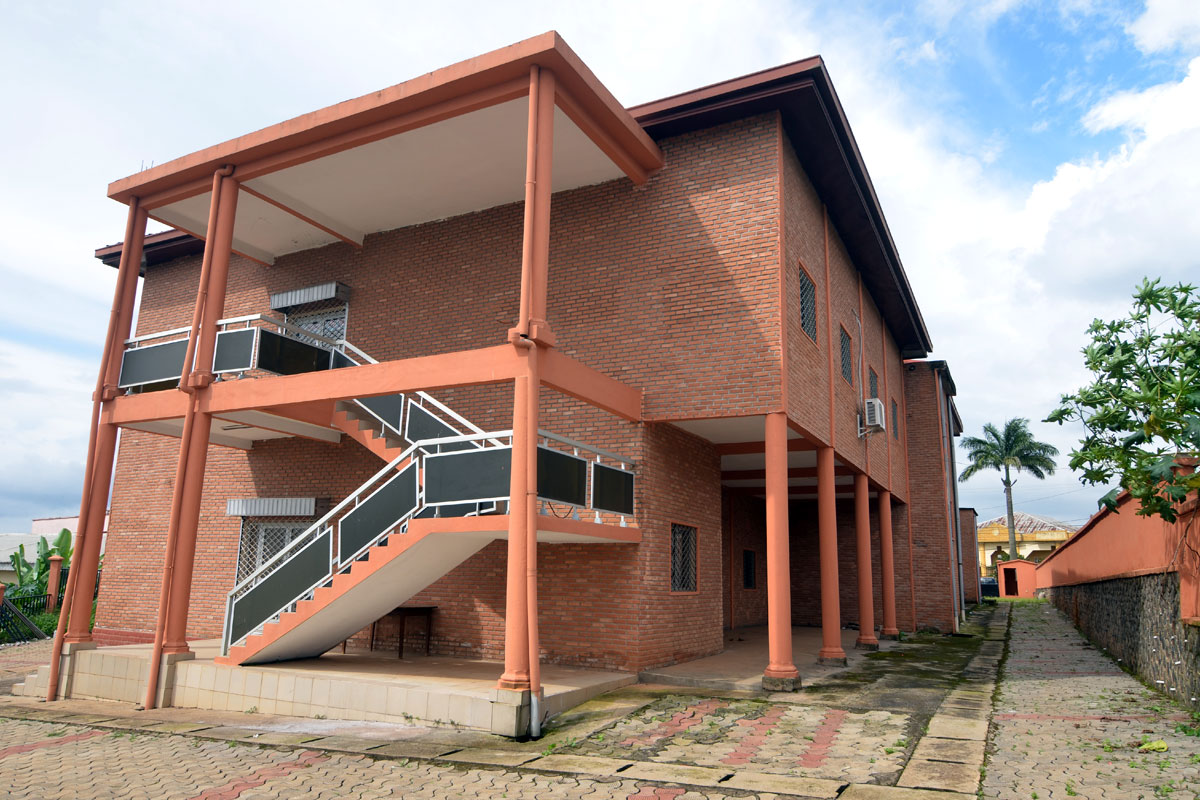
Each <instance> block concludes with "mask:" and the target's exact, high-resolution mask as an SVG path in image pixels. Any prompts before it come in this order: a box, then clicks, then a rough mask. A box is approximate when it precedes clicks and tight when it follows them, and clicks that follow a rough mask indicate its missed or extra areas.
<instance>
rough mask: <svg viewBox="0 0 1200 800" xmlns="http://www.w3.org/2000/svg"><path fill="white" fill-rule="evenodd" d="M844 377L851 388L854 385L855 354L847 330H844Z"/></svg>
mask: <svg viewBox="0 0 1200 800" xmlns="http://www.w3.org/2000/svg"><path fill="white" fill-rule="evenodd" d="M841 330H842V377H843V378H845V379H846V380H847V381H848V382H849V383H850V385H851V386H853V385H854V352H853V347H852V346H851V344H850V334H848V333H846V329H845V328H842V329H841Z"/></svg>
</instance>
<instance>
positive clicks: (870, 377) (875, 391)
mask: <svg viewBox="0 0 1200 800" xmlns="http://www.w3.org/2000/svg"><path fill="white" fill-rule="evenodd" d="M867 385H868V386H869V387H870V389H871V397H875V398H878V397H879V376H878V375H876V374H875V370H873V369H871V368H870V367H868V368H867Z"/></svg>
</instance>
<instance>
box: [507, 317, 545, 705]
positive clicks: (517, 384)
mask: <svg viewBox="0 0 1200 800" xmlns="http://www.w3.org/2000/svg"><path fill="white" fill-rule="evenodd" d="M516 347H517V348H518V352H519V353H520V355H521V357H522V360H523V361H524V362H525V363H524V369H523V370H522V372H523V374H522V375H519V376H518V377H517V378H516V380H515V381H513V437H512V445H513V449H512V470H511V471H510V473H509V499H508V564H507V570H508V575H507V583H506V589H505V603H504V672H503V673H502V674H501V675H500V681H499V684H498V685H499V687H500V688H501V689H517V690H522V689H528V688H530V675H529V672H530V662H531V657H530V656H531V653H530V651H531V647H530V641H531V631H530V624H529V623H530V613H529V612H530V608H529V601H530V592H529V586H528V580H529V577H530V574H531V570H533V574H535V575H536V567H535V566H531V565H533V564H536V562H535V561H534V559H536V558H537V555H536V552H534V553H531V552H530V549H531V538H532V540H533V542H532V546H533V547H536V526H537V425H538V422H537V419H538V409H537V402H538V396H537V395H538V385H537V346H536V345H535V344H534V343H533V342H531V341H529V340H527V339H525V340H521V341H520V342H518V343H517V345H516ZM531 475H532V480H531ZM531 526H533V528H534V533H535V535H534V537H530V536H529V529H530V527H531Z"/></svg>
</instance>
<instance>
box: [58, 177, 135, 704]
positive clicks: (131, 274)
mask: <svg viewBox="0 0 1200 800" xmlns="http://www.w3.org/2000/svg"><path fill="white" fill-rule="evenodd" d="M144 220H145V211H143V210H142V208H141V201H140V200H139V199H138V198H136V197H134V198H131V199H130V201H129V216H128V218H127V220H126V222H125V240H124V245H123V247H122V248H121V263H120V265H119V267H118V270H117V285H116V287H115V289H114V290H113V302H112V308H111V310H110V311H109V317H108V334H107V335H106V336H105V338H104V350H103V351H102V352H101V353H100V371H99V373H98V374H97V375H96V390H95V392H93V394H92V418H91V427H89V428H88V450H87V461H85V462H84V473H83V495H82V497H81V498H80V501H79V523H78V526H77V528H76V530H77V535H76V541H75V552H82V546H83V544H84V538H85V537H86V533H87V528H86V525H87V518H88V516H89V514H90V513H91V497H92V484H93V483H94V482H95V472H96V464H95V461H96V439H97V437H98V435H99V427H100V406H101V404H102V403H103V402H104V380H105V378H106V377H107V375H108V367H109V364H111V363H112V358H113V351H114V350H115V349H116V348H117V347H119V346H120V345H122V344H123V343H122V342H118V341H116V340H117V327H118V320H119V319H120V317H121V314H122V304H123V301H124V299H125V298H126V297H127V296H130V295H132V293H131V292H127V291H126V290H127V289H128V286H129V283H130V281H132V282H133V284H134V285H135V286H136V285H137V275H138V270H139V269H140V268H141V263H140V262H141V258H140V253H141V247H140V246H139V247H132V246H131V243H132V241H133V238H134V236H137V235H144V233H145V223H144ZM139 221H141V225H140V226H139ZM139 231H141V233H139ZM135 250H136V251H137V253H138V255H139V258H138V263H133V261H134V259H133V256H134V252H133V251H135ZM78 582H79V570H77V569H72V570H69V571H68V572H67V587H66V590H65V592H64V594H63V604H62V610H61V611H60V612H59V614H58V626H57V627H56V628H55V630H54V649H53V651H52V653H51V656H50V680H49V685H48V686H47V688H46V701H47V702H50V701H52V700H55V699H57V697H58V679H59V670H60V668H61V664H60V662H61V661H62V649H63V638H64V637H65V636H66V632H67V621H68V619H69V618H70V615H71V606H72V605H73V603H72V599H73V595H74V592H75V585H76V584H77V583H78Z"/></svg>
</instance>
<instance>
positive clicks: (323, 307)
mask: <svg viewBox="0 0 1200 800" xmlns="http://www.w3.org/2000/svg"><path fill="white" fill-rule="evenodd" d="M299 308H300V310H299V311H293V312H291V313H289V314H288V315H287V321H288V322H289V323H290V324H292V325H295V326H296V327H298V328H303V329H304V330H306V331H311V332H312V333H315V334H317V335H318V336H324V337H325V338H326V339H332V340H334V341H335V342H336V341H338V340H340V339H345V338H346V311H347V308H348V307H347V305H346V304H345V303H343V302H342V301H341V300H323V301H321V302H319V303H306V304H305V305H303V306H299ZM297 338H300V339H301V340H302V341H304V339H303V337H297ZM307 341H308V343H309V344H318V342H317V341H316V340H313V339H309V340H307Z"/></svg>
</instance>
